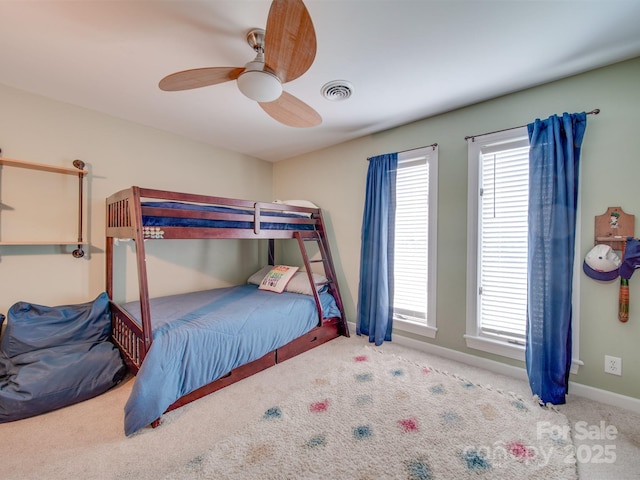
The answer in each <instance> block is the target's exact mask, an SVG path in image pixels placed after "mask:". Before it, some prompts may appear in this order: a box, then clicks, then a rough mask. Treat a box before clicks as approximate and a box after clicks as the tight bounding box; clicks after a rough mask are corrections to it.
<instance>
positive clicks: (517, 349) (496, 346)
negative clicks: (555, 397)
mask: <svg viewBox="0 0 640 480" xmlns="http://www.w3.org/2000/svg"><path fill="white" fill-rule="evenodd" d="M464 338H465V340H466V342H467V347H469V348H473V349H474V350H481V351H483V352H487V353H493V354H495V355H500V356H502V357H507V358H512V359H514V360H520V361H522V362H525V361H526V360H525V347H524V346H521V345H512V344H509V343H505V342H499V341H496V340H490V339H487V338H483V337H474V336H472V335H465V336H464ZM580 365H584V362H583V361H582V360H579V359H576V358H574V359H572V360H571V373H573V374H576V373H578V368H579V367H580Z"/></svg>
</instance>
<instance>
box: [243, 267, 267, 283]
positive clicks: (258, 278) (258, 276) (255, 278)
mask: <svg viewBox="0 0 640 480" xmlns="http://www.w3.org/2000/svg"><path fill="white" fill-rule="evenodd" d="M272 268H273V265H265V266H264V267H262V268H261V269H260V270H258V271H257V272H256V273H254V274H253V275H251V276H250V277H249V279H248V280H247V283H251V284H253V285H260V282H262V279H263V278H264V276H265V275H266V274H267V273H269V272H270V271H271V269H272Z"/></svg>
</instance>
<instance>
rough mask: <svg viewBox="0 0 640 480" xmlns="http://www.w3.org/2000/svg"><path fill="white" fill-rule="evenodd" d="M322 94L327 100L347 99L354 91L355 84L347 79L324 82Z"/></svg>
mask: <svg viewBox="0 0 640 480" xmlns="http://www.w3.org/2000/svg"><path fill="white" fill-rule="evenodd" d="M321 91H322V96H323V97H324V98H326V99H327V100H331V101H334V102H335V101H339V100H346V99H347V98H349V97H350V96H351V94H352V93H353V85H352V84H351V83H350V82H347V81H346V80H334V81H333V82H329V83H326V84H324V86H323V87H322V90H321Z"/></svg>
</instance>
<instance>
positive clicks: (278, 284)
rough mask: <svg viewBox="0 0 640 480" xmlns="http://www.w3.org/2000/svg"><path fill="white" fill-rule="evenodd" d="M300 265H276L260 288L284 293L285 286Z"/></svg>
mask: <svg viewBox="0 0 640 480" xmlns="http://www.w3.org/2000/svg"><path fill="white" fill-rule="evenodd" d="M299 268H300V267H289V266H287V265H275V266H273V267H272V268H271V270H269V272H268V273H267V274H266V275H265V276H264V278H263V279H262V281H261V282H260V285H259V286H258V288H259V289H260V290H268V291H270V292H276V293H282V292H284V287H286V286H287V283H289V280H291V277H293V274H294V273H296V272H297V271H298V269H299Z"/></svg>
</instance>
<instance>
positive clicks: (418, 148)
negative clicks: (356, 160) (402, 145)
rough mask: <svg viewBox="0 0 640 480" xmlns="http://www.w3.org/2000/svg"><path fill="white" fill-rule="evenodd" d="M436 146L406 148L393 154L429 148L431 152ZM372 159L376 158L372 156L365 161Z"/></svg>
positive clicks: (433, 144)
mask: <svg viewBox="0 0 640 480" xmlns="http://www.w3.org/2000/svg"><path fill="white" fill-rule="evenodd" d="M437 146H438V144H437V143H432V144H431V145H425V146H423V147H416V148H408V149H406V150H400V151H399V152H395V153H405V152H410V151H411V150H420V149H422V148H429V147H431V148H432V149H433V150H435V149H436V147H437ZM373 157H377V155H373V156H371V157H367V161H369V160H371V159H372V158H373Z"/></svg>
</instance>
